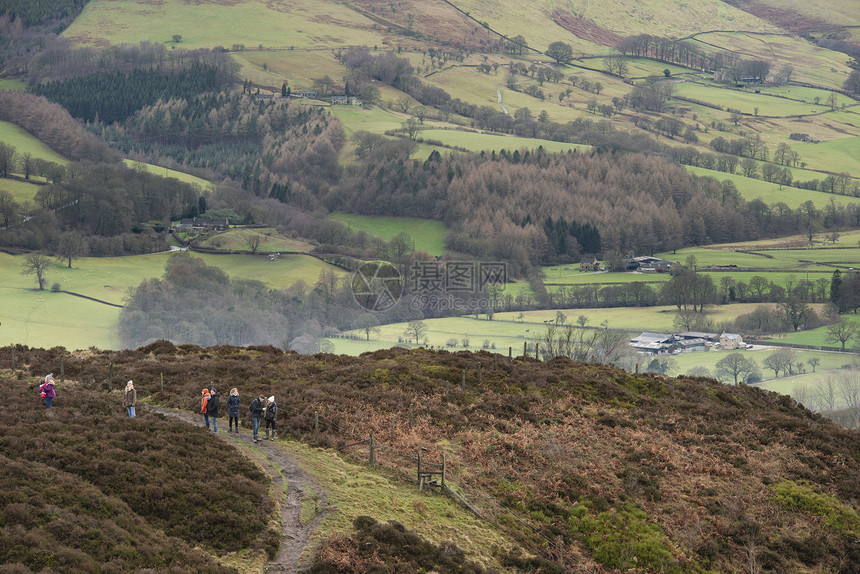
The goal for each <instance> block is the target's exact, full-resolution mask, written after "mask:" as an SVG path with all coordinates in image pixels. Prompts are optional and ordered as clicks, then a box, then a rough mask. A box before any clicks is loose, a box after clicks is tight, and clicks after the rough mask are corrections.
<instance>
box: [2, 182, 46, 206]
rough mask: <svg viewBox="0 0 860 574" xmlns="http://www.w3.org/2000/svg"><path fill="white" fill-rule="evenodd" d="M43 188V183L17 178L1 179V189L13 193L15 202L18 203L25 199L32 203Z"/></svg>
mask: <svg viewBox="0 0 860 574" xmlns="http://www.w3.org/2000/svg"><path fill="white" fill-rule="evenodd" d="M41 188H42V186H41V185H36V184H35V183H27V182H25V181H18V180H17V179H0V190H3V191H8V192H9V193H11V194H12V197H13V198H14V199H15V202H16V203H18V204H22V203H24V202H25V201H29V202H31V203H32V201H33V196H35V195H36V192H37V191H39V190H40V189H41Z"/></svg>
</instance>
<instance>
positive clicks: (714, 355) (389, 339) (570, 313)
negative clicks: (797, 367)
mask: <svg viewBox="0 0 860 574" xmlns="http://www.w3.org/2000/svg"><path fill="white" fill-rule="evenodd" d="M755 307H756V305H754V304H746V303H744V304H734V305H726V306H722V307H716V308H713V309H712V310H709V311H708V316H709V318H712V319H714V321H715V322H717V323H719V322H721V321H726V320H730V319H733V318H735V317H737V316H738V315H739V314H742V313H748V312H750V311H752V310H753V309H754V308H755ZM556 312H557V311H556V310H546V311H530V312H526V313H524V320H523V321H522V322H520V321H519V320H518V319H517V316H518V315H519V313H516V312H514V313H498V314H496V316H495V317H496V318H495V319H494V320H493V321H488V320H486V319H485V318H483V317H481V318H479V319H475V318H471V317H451V318H445V319H428V320H425V321H424V323H425V324H426V325H427V332H426V336H427V343H426V344H427V346H429V347H435V348H447V349H449V350H452V351H456V350H462V349H465V348H467V347H465V342H464V339H465V340H467V341H468V345H469V346H468V349H469V350H472V351H477V350H480V349H486V350H489V351H492V352H496V353H500V354H502V355H507V354H508V350H509V348H510V349H511V352H512V353H513V355H514V356H519V355H521V354H522V350H523V344H524V343H526V342H528V343H531V344H533V343H535V342H536V341H538V342H539V341H540V340H541V338H542V337H543V335H544V334H545V333H546V328H545V326H544V322H546V321H554V320H555V317H556ZM562 312H563V313H564V314H565V315H566V317H567V323H569V324H574V323H575V322H576V319H577V317H578V316H579V315H584V316H585V317H587V318H588V323H587V324H588V326H590V327H597V326H599V325H600V324H601V323H602V322H604V321H606V323H607V325H608V326H609V327H610V328H615V329H625V330H628V331H629V333H630V335H631V336H635V335H638V334H639V333H640V332H642V331H652V332H654V331H656V332H667V333H671V332H673V331H675V330H676V329H674V327H673V325H672V320H673V318H674V315H675V308H674V307H648V308H616V309H564V310H562ZM379 329H380V331H379V333H374V334H372V335H371V337H370V340H369V341H368V340H364V338H365V337H364V333H363V332H360V333H354V334H355V335H358V336H360V337H361V339H362V340H353V339H340V338H332V339H329V340H330V341H331V342H332V343H333V344H334V346H335V352H337V353H343V354H349V355H358V354H361V353H363V352H367V351H373V350H377V349H383V348H388V347H391V346H393V345H398V344H400V345H412V344H414V339H413V340H411V341H407V340H406V336H405V334H404V331H405V329H406V323H395V324H390V325H382V326H381V327H380V328H379ZM454 340H456V346H448V343H449V342H452V341H454ZM781 340H783V339H781ZM775 350H776V348H775V347H770V348H759V347H757V348H756V349H755V350H744V351H732V352H742V353H743V354H744V356H746V357H747V358H749V359H754V360H755V361H756V363H757V364H758V365H759V368H760V369H761V374H762V378H763V380H765V381H768V380H771V379H773V371H772V370H768V369H765V368H764V367H763V365H762V362H763V361H764V359H765V358H767V356H768V355H770V354H771V353H773V352H774V351H775ZM796 352H797V354H798V356H799V358H800V360H801V361H804V362H805V363H806V364H807V369H809V367H808V360H809V359H810V358H812V357H816V358H818V360H819V361H820V363H819V365H818V367H817V373H816V376H818V375H821V374H822V373H823V372H826V371H829V370H834V369H840V368H842V366H843V365H845V364H851V363H852V362H853V361H854V360H855V358H856V355H855V354H852V353H834V352H827V351H806V350H797V351H796ZM727 354H729V351H720V350H711V351H707V352H698V353H681V354H678V355H671V356H670V357H666V356H661V357H659V358H660V359H661V360H665V359H667V358H670V359H671V362H672V363H673V364H674V368H673V370H672V371H671V373H670V374H672V375H679V374H684V373H687V372H688V371H689V370H690V369H692V368H694V367H705V368H707V369H708V370H709V371H710V372H711V373H712V374H713V372H714V367H715V365H716V363H717V362H718V361H719V360H720V359H722V358H723V357H725V356H726V355H727ZM653 358H654V357H652V356H639V357H638V358H637V359H635V362H638V363H639V366H640V369H642V370H644V369H645V367H646V365H647V364H648V363H649V362H650V361H651V360H652V359H653ZM631 368H632V365H631ZM775 381H776V382H777V384H782V381H783V379H775Z"/></svg>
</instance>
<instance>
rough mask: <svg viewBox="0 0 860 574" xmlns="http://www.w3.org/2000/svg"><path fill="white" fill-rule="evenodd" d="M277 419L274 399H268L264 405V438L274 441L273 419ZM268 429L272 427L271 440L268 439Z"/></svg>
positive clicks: (276, 407)
mask: <svg viewBox="0 0 860 574" xmlns="http://www.w3.org/2000/svg"><path fill="white" fill-rule="evenodd" d="M276 418H278V405H276V404H275V397H269V401H268V403H267V404H266V438H268V439H269V440H275V419H276ZM269 427H272V438H269Z"/></svg>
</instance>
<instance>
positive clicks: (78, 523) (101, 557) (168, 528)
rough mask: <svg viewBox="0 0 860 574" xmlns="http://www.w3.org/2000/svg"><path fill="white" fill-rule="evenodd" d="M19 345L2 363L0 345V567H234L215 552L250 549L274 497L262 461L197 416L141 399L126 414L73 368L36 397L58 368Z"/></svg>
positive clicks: (261, 540)
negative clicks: (191, 419)
mask: <svg viewBox="0 0 860 574" xmlns="http://www.w3.org/2000/svg"><path fill="white" fill-rule="evenodd" d="M25 349H26V347H19V350H20V351H22V352H21V354H20V355H18V357H19V358H20V359H19V360H20V362H18V363H17V364H18V366H23V365H24V364H27V365H28V366H29V370H27V371H23V370H19V371H17V373H15V372H14V371H12V370H11V369H9V367H10V366H11V355H10V349H9V348H6V349H4V352H3V359H2V361H0V362H2V365H3V367H4V370H3V371H0V391H2V393H3V396H4V397H6V398H7V399H8V400H7V401H6V402H5V403H4V405H5V406H4V407H3V408H2V417H0V418H2V422H0V444H3V454H2V455H0V461H2V462H0V464H2V465H3V469H4V472H3V473H2V477H0V485H2V488H0V508H3V510H2V526H0V540H2V543H0V562H2V563H3V564H5V565H6V566H5V568H6V569H10V570H9V571H21V572H23V571H27V572H29V571H33V572H38V571H48V570H50V571H58V572H128V571H134V570H139V569H153V570H159V571H172V572H200V571H203V570H205V571H207V572H224V573H227V572H236V571H237V570H236V569H234V568H231V567H226V566H222V565H221V564H220V563H219V562H220V560H219V558H217V556H226V555H228V554H232V553H236V552H239V551H241V552H242V553H243V554H244V555H245V560H249V559H250V558H251V557H252V556H255V555H256V557H257V560H258V561H259V560H260V557H261V556H262V555H263V551H262V549H263V547H264V545H265V537H266V535H267V534H268V533H267V532H266V526H267V522H268V519H269V514H270V513H271V512H272V510H273V508H274V504H273V501H272V500H271V499H269V497H268V494H267V480H266V475H265V474H264V473H263V472H262V471H260V470H259V469H258V468H257V467H256V466H254V465H253V464H252V463H251V462H250V461H248V460H247V459H245V458H244V457H242V456H241V455H240V454H239V453H238V452H237V451H234V450H233V449H229V448H228V449H225V448H223V447H222V446H221V444H220V441H213V440H212V438H211V437H210V436H208V433H206V432H205V431H204V430H203V429H201V428H195V427H192V426H189V425H186V424H183V423H178V422H173V421H168V420H166V419H165V418H164V417H162V416H157V415H152V414H148V413H147V412H145V411H143V410H142V409H138V416H137V418H135V419H131V420H130V419H128V418H127V416H126V415H125V413H124V411H123V410H122V409H121V408H120V404H121V400H122V398H121V397H120V396H119V391H116V392H115V393H114V394H113V395H112V396H108V395H107V394H105V393H102V392H96V390H95V389H94V388H92V387H90V388H86V387H85V386H84V385H83V384H81V383H82V382H83V379H84V378H85V377H84V375H83V373H81V378H80V379H79V380H74V379H71V378H69V379H67V380H66V381H65V382H59V379H58V384H57V385H56V388H57V398H56V399H55V401H54V406H55V408H53V409H50V410H48V409H45V407H44V405H42V404H40V403H41V401H40V399H39V396H38V389H37V383H36V381H37V378H36V377H37V376H44V374H45V373H47V371H48V370H54V371H57V368H56V367H57V364H56V358H57V357H56V355H50V354H48V353H42V352H29V351H25ZM72 364H73V360H69V361H68V362H67V363H66V365H68V366H69V367H71V369H69V371H70V370H74V369H75V368H74V367H73V366H72ZM69 371H67V372H69ZM37 373H38V375H37ZM13 405H14V407H13ZM82 414H85V416H81V415H82ZM213 460H217V461H218V463H217V464H213V462H212V461H213ZM16 564H17V565H18V569H17V570H15V565H16Z"/></svg>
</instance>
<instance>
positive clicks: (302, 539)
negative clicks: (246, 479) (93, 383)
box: [141, 405, 329, 574]
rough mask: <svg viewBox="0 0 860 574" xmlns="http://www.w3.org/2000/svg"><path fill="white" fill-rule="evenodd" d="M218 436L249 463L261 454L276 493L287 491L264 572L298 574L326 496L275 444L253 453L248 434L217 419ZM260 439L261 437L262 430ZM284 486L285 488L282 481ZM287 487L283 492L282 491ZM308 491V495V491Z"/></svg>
mask: <svg viewBox="0 0 860 574" xmlns="http://www.w3.org/2000/svg"><path fill="white" fill-rule="evenodd" d="M141 406H142V407H143V408H145V409H147V410H149V411H151V412H154V413H158V414H162V415H165V416H168V417H171V418H175V419H179V420H181V421H184V422H186V423H188V424H192V425H195V426H203V417H202V416H200V415H198V414H194V413H190V412H185V411H178V410H173V409H165V408H161V407H155V406H151V405H141ZM221 421H223V424H221V425H219V429H218V434H217V435H214V434H213V439H216V440H223V441H224V442H225V443H228V444H232V445H233V446H234V447H235V448H238V449H241V450H243V451H244V452H246V454H248V455H249V456H250V457H251V458H252V459H254V460H257V461H260V459H261V457H260V456H259V454H258V451H262V452H263V457H264V458H263V460H262V461H261V462H263V463H264V469H265V471H266V474H268V475H269V478H270V479H271V480H272V483H273V486H274V488H275V490H276V491H279V492H284V491H286V496H285V497H282V498H281V499H280V500H279V501H278V502H279V506H280V509H281V522H282V527H281V546H280V550H279V552H278V556H277V558H275V559H274V560H272V561H270V562H269V563H268V564H267V565H266V572H282V573H286V574H298V573H299V572H301V571H302V569H304V568H307V567H308V566H309V564H300V563H299V558H300V557H301V554H302V552H303V551H304V549H305V548H306V547H307V545H308V541H309V539H310V534H311V532H313V531H314V530H315V529H316V528H317V526H319V523H320V522H321V521H322V519H323V518H324V517H325V516H326V514H328V512H329V508H328V499H327V498H326V495H325V492H324V491H323V490H322V489H321V488H320V487H319V485H318V484H317V483H316V481H315V480H314V479H313V477H312V476H311V475H309V474H308V473H306V472H304V471H303V470H301V469H300V468H299V467H298V466H296V464H295V463H294V462H293V460H292V459H291V458H290V457H289V456H287V455H286V454H285V453H284V452H283V451H282V450H281V449H280V448H279V447H278V441H277V440H275V441H263V440H261V441H260V442H259V443H258V445H257V448H256V449H252V447H253V446H254V442H253V441H252V440H251V431H250V430H249V429H242V431H241V432H240V433H239V434H236V433H228V432H227V428H228V427H227V417H219V422H221ZM260 436H264V435H263V431H262V429H261V430H260ZM285 480H286V481H287V484H286V485H284V481H285ZM285 486H286V488H284V487H285ZM309 489H310V491H309ZM306 496H311V497H313V496H316V505H317V511H316V513H315V514H314V518H313V520H312V521H311V522H310V523H309V524H306V525H304V524H302V522H301V513H302V500H303V499H304V498H305V497H306Z"/></svg>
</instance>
